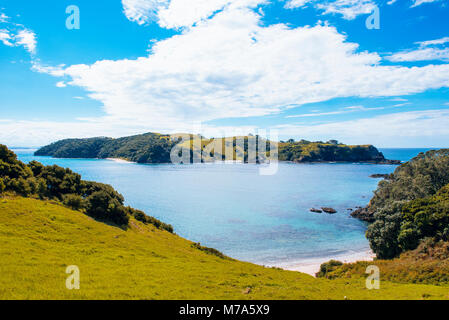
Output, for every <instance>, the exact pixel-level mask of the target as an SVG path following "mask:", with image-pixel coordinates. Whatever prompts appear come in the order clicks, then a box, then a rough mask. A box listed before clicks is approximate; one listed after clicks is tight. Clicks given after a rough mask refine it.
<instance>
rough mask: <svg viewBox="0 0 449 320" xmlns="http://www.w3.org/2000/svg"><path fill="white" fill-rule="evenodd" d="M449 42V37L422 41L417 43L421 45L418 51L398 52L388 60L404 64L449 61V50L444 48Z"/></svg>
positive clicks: (388, 57)
mask: <svg viewBox="0 0 449 320" xmlns="http://www.w3.org/2000/svg"><path fill="white" fill-rule="evenodd" d="M448 42H449V37H444V38H441V39H436V40H428V41H420V42H416V44H418V45H419V48H418V49H414V50H412V49H409V50H404V51H400V52H397V53H395V54H392V55H390V56H387V57H386V59H387V60H390V61H393V62H404V61H430V60H441V61H445V62H447V61H449V48H444V47H442V45H445V44H446V43H448Z"/></svg>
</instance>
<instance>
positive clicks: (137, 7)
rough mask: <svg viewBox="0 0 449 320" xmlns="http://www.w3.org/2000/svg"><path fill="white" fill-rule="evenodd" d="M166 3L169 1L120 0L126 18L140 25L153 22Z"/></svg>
mask: <svg viewBox="0 0 449 320" xmlns="http://www.w3.org/2000/svg"><path fill="white" fill-rule="evenodd" d="M168 3H169V0H122V5H123V11H124V13H125V15H126V17H127V18H128V19H129V20H130V21H134V22H137V23H138V24H140V25H143V24H145V23H148V22H150V21H152V20H155V19H156V17H157V12H158V11H159V10H160V9H161V8H163V7H166V6H167V5H168Z"/></svg>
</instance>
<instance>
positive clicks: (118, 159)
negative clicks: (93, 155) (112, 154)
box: [105, 158, 137, 163]
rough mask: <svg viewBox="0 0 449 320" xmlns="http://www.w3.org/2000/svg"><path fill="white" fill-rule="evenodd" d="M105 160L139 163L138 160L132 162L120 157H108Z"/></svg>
mask: <svg viewBox="0 0 449 320" xmlns="http://www.w3.org/2000/svg"><path fill="white" fill-rule="evenodd" d="M105 160H109V161H114V162H117V163H137V162H132V161H129V160H125V159H120V158H106V159H105Z"/></svg>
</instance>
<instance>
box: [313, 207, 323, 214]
mask: <svg viewBox="0 0 449 320" xmlns="http://www.w3.org/2000/svg"><path fill="white" fill-rule="evenodd" d="M310 212H315V213H322V212H323V211H322V210H320V209H315V208H312V209H310Z"/></svg>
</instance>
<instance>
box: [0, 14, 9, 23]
mask: <svg viewBox="0 0 449 320" xmlns="http://www.w3.org/2000/svg"><path fill="white" fill-rule="evenodd" d="M8 19H9V17H8V16H7V15H6V14H4V13H3V12H2V13H0V22H7V21H8Z"/></svg>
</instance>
